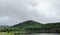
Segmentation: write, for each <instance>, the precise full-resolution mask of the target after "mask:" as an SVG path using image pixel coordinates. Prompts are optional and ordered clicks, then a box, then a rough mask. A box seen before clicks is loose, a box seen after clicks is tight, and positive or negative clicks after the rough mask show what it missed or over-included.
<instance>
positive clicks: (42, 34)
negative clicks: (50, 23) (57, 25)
mask: <svg viewBox="0 0 60 35" xmlns="http://www.w3.org/2000/svg"><path fill="white" fill-rule="evenodd" d="M18 35H60V34H58V33H40V34H18Z"/></svg>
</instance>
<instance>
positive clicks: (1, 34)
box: [0, 32, 14, 35]
mask: <svg viewBox="0 0 60 35" xmlns="http://www.w3.org/2000/svg"><path fill="white" fill-rule="evenodd" d="M0 35H14V33H13V32H9V33H8V32H0Z"/></svg>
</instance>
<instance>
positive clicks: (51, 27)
mask: <svg viewBox="0 0 60 35" xmlns="http://www.w3.org/2000/svg"><path fill="white" fill-rule="evenodd" d="M1 28H2V31H25V32H26V31H28V32H29V31H30V32H31V31H32V32H44V33H45V32H50V33H52V32H55V33H56V32H59V33H60V22H57V23H47V24H42V23H39V22H36V21H32V20H28V21H24V22H22V23H18V24H16V25H13V26H5V27H4V26H2V27H1V26H0V29H1ZM0 31H1V30H0ZM30 32H29V33H30Z"/></svg>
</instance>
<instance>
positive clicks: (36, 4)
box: [0, 0, 60, 25]
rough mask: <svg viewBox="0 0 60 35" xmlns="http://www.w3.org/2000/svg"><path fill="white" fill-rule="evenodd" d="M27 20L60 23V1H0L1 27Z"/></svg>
mask: <svg viewBox="0 0 60 35" xmlns="http://www.w3.org/2000/svg"><path fill="white" fill-rule="evenodd" d="M27 20H34V21H37V22H41V23H49V22H60V0H0V25H14V24H17V23H20V22H23V21H27Z"/></svg>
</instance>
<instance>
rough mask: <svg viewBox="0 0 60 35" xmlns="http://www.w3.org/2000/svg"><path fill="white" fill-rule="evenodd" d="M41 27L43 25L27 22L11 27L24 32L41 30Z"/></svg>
mask: <svg viewBox="0 0 60 35" xmlns="http://www.w3.org/2000/svg"><path fill="white" fill-rule="evenodd" d="M43 25H44V24H41V23H39V22H35V21H32V20H29V21H25V22H22V23H19V24H16V25H13V26H12V27H13V28H20V29H22V30H25V29H29V28H33V29H34V28H43V27H44V26H43Z"/></svg>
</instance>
